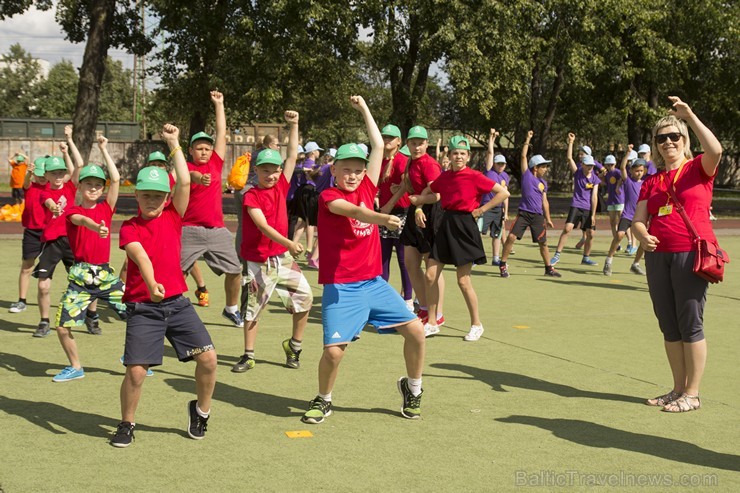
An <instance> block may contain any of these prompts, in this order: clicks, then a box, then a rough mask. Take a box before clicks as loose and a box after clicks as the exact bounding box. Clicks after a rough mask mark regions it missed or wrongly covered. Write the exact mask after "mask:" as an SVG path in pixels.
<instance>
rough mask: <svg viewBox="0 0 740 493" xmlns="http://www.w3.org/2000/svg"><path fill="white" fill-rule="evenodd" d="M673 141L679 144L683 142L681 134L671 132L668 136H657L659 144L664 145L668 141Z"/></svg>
mask: <svg viewBox="0 0 740 493" xmlns="http://www.w3.org/2000/svg"><path fill="white" fill-rule="evenodd" d="M668 139H671V142H678V141H679V140H681V134H680V133H678V132H671V133H667V134H658V135H656V136H655V142H656V143H658V144H664V143H665V141H666V140H668Z"/></svg>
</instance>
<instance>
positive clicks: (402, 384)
mask: <svg viewBox="0 0 740 493" xmlns="http://www.w3.org/2000/svg"><path fill="white" fill-rule="evenodd" d="M398 391H399V392H400V393H401V395H402V396H403V404H402V406H401V415H402V416H403V417H404V418H409V419H418V418H420V417H421V394H423V393H424V390H422V391H421V392H420V393H419V395H414V394H412V393H411V389H410V388H409V379H408V378H407V377H401V378H399V379H398Z"/></svg>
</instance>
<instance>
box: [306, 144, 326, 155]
mask: <svg viewBox="0 0 740 493" xmlns="http://www.w3.org/2000/svg"><path fill="white" fill-rule="evenodd" d="M313 151H323V149H322V148H321V147H319V145H318V144H317V143H316V142H314V141H311V142H309V143H307V144H306V147H305V152H306V153H309V152H313Z"/></svg>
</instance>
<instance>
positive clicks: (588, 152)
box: [578, 146, 591, 156]
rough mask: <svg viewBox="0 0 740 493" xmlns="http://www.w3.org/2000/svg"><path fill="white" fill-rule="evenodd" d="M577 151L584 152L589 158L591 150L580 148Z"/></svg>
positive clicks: (587, 147) (584, 147) (585, 147)
mask: <svg viewBox="0 0 740 493" xmlns="http://www.w3.org/2000/svg"><path fill="white" fill-rule="evenodd" d="M578 150H579V151H583V152H585V153H586V154H588V155H589V156H590V155H591V148H590V147H589V146H581V147H580V149H578Z"/></svg>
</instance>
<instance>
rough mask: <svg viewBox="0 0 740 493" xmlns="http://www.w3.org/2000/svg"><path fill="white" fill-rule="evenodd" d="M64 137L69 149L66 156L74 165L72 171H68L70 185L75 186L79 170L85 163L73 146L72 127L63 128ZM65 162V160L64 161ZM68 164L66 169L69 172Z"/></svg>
mask: <svg viewBox="0 0 740 493" xmlns="http://www.w3.org/2000/svg"><path fill="white" fill-rule="evenodd" d="M64 136H65V137H66V138H67V146H68V147H69V153H68V155H69V156H71V157H72V162H73V163H74V165H73V166H72V170H71V171H70V175H71V179H72V183H74V184H75V185H77V182H78V179H77V178H78V177H79V176H80V168H82V167H83V166H84V165H85V162H84V161H83V160H82V155H81V154H80V151H79V150H78V149H77V146H76V145H75V141H74V139H73V138H72V125H67V126H65V127H64ZM65 162H66V159H65ZM69 166H70V165H69V163H67V169H68V170H69Z"/></svg>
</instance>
